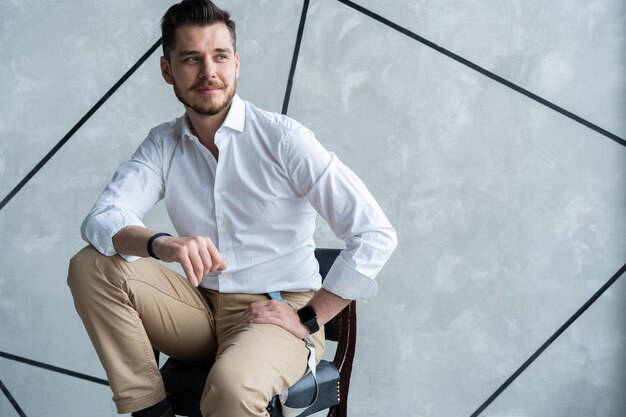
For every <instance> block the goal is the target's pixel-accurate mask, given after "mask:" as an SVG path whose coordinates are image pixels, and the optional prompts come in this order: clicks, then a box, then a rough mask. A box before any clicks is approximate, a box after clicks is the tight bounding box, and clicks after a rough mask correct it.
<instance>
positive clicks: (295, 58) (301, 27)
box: [282, 0, 309, 115]
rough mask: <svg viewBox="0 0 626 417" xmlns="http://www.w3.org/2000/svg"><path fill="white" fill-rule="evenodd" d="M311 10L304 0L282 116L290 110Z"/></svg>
mask: <svg viewBox="0 0 626 417" xmlns="http://www.w3.org/2000/svg"><path fill="white" fill-rule="evenodd" d="M308 10H309V0H304V4H303V5H302V14H301V15H300V25H299V26H298V35H297V37H296V46H295V48H294V49H293V57H292V58H291V68H290V69H289V78H288V79H287V90H286V91H285V98H284V99H283V110H282V114H285V115H286V114H287V109H288V108H289V98H290V97H291V89H292V87H293V77H294V75H295V73H296V65H297V64H298V56H299V55H300V44H301V43H302V34H303V33H304V23H305V22H306V15H307V12H308Z"/></svg>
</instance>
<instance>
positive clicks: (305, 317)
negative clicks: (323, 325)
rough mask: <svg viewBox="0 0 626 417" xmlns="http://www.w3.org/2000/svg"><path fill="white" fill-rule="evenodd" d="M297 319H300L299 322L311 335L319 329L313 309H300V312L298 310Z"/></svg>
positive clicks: (308, 307) (305, 307)
mask: <svg viewBox="0 0 626 417" xmlns="http://www.w3.org/2000/svg"><path fill="white" fill-rule="evenodd" d="M298 317H300V322H301V323H302V324H304V325H305V326H306V327H308V328H309V332H310V333H311V334H313V333H315V332H316V331H318V330H319V329H320V325H319V324H318V323H317V314H315V310H313V307H311V306H304V307H302V308H301V309H300V310H298Z"/></svg>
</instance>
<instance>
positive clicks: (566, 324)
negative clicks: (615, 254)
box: [470, 264, 626, 417]
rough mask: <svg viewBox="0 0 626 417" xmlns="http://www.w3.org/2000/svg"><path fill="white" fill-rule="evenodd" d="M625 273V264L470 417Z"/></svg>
mask: <svg viewBox="0 0 626 417" xmlns="http://www.w3.org/2000/svg"><path fill="white" fill-rule="evenodd" d="M625 271H626V264H624V265H623V266H622V267H621V268H620V269H619V270H618V271H617V272H616V273H615V275H613V276H612V277H611V279H609V280H608V281H607V282H606V283H605V284H604V285H603V286H602V287H601V288H600V289H599V290H598V291H596V293H595V294H594V295H593V296H591V298H590V299H589V300H587V302H586V303H585V304H583V306H582V307H580V308H579V309H578V311H576V312H575V313H574V314H573V315H572V317H570V318H569V319H568V320H567V321H566V322H565V323H564V324H563V325H562V326H561V327H559V329H558V330H557V331H556V332H554V334H553V335H552V336H550V338H549V339H548V340H546V342H545V343H544V344H543V345H541V347H540V348H539V349H537V351H536V352H535V353H533V354H532V356H531V357H530V358H528V360H526V362H524V363H523V364H522V366H520V367H519V368H518V369H517V371H515V372H514V373H513V374H512V375H511V376H510V377H509V378H508V379H507V380H506V381H504V383H503V384H502V385H501V386H500V387H499V388H498V389H497V390H495V392H494V393H493V394H491V396H490V397H489V398H487V400H486V401H485V402H484V403H483V404H482V405H481V406H480V407H478V408H477V409H476V411H474V412H473V413H472V415H471V416H470V417H478V415H479V414H480V413H482V412H483V411H484V410H485V408H487V407H488V406H489V404H491V403H492V402H493V400H495V399H496V398H498V396H499V395H500V394H501V393H502V391H504V390H505V389H506V388H507V387H508V386H509V385H511V383H512V382H513V381H515V379H516V378H517V377H518V376H520V374H521V373H522V372H524V370H526V368H528V366H530V364H531V363H533V362H534V360H535V359H537V358H538V357H539V355H541V354H542V353H543V351H544V350H546V349H547V348H548V346H550V344H552V342H554V341H555V340H556V338H557V337H559V336H560V335H561V333H563V332H564V331H565V329H567V328H568V327H569V326H570V325H571V324H572V323H574V321H576V319H578V317H580V316H581V315H582V314H583V313H584V312H585V310H587V309H588V308H589V307H590V306H591V305H592V304H593V303H595V302H596V300H597V299H598V298H600V296H601V295H602V294H603V293H604V292H605V291H606V290H608V289H609V287H611V285H613V284H614V283H615V281H617V280H618V279H619V277H621V276H622V275H623V274H624V272H625Z"/></svg>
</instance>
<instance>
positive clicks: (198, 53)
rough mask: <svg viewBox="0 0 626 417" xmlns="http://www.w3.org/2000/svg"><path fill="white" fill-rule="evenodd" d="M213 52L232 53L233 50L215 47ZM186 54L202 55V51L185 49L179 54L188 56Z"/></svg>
mask: <svg viewBox="0 0 626 417" xmlns="http://www.w3.org/2000/svg"><path fill="white" fill-rule="evenodd" d="M213 52H214V53H215V52H217V53H229V54H232V53H233V50H232V49H230V48H215V49H213ZM186 55H200V51H196V50H194V49H185V50H182V51H180V52H179V53H178V56H186Z"/></svg>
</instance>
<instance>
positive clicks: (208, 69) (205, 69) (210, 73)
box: [200, 58, 217, 78]
mask: <svg viewBox="0 0 626 417" xmlns="http://www.w3.org/2000/svg"><path fill="white" fill-rule="evenodd" d="M216 70H217V66H216V65H215V63H214V62H213V60H212V59H210V58H207V59H205V60H203V61H202V66H201V68H200V71H201V73H200V76H201V77H202V78H214V77H215V76H216V74H215V71H216Z"/></svg>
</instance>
